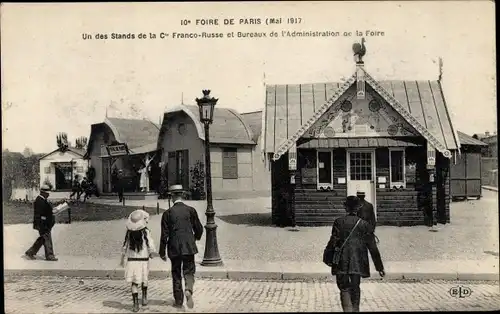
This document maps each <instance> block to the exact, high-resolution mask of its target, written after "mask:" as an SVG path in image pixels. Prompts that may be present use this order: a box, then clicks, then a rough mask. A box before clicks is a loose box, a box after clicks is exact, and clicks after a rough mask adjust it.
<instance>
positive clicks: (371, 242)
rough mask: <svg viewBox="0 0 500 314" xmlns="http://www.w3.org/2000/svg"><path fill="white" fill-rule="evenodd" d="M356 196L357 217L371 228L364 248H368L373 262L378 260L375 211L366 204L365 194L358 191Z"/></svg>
mask: <svg viewBox="0 0 500 314" xmlns="http://www.w3.org/2000/svg"><path fill="white" fill-rule="evenodd" d="M356 196H357V197H358V198H359V203H360V204H359V209H358V217H359V218H361V219H363V220H365V221H366V222H368V223H369V224H370V226H371V228H372V232H371V233H370V234H369V235H368V236H367V238H366V246H367V247H368V251H370V255H371V256H372V259H373V260H379V259H380V251H379V250H378V248H377V242H376V240H375V239H376V237H375V227H376V225H377V221H376V220H375V211H374V210H373V205H372V203H370V202H368V201H367V200H366V199H365V196H366V194H365V192H362V191H358V192H357V193H356Z"/></svg>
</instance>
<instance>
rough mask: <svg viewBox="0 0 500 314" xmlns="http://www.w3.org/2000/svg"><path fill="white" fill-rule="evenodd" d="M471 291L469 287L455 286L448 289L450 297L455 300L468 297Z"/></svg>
mask: <svg viewBox="0 0 500 314" xmlns="http://www.w3.org/2000/svg"><path fill="white" fill-rule="evenodd" d="M471 294H472V290H471V288H469V287H464V286H457V287H453V288H451V289H450V295H451V296H452V297H455V298H466V297H470V295H471Z"/></svg>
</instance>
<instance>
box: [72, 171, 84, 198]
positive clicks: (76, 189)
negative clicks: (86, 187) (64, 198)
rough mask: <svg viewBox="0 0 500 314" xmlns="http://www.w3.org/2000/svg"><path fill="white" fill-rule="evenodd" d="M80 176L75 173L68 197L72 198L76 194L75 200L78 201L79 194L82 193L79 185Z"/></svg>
mask: <svg viewBox="0 0 500 314" xmlns="http://www.w3.org/2000/svg"><path fill="white" fill-rule="evenodd" d="M79 179H80V177H79V176H78V175H75V179H74V180H73V186H72V187H71V191H72V193H71V194H70V196H69V198H70V199H72V198H73V196H75V194H76V200H77V201H80V195H81V194H82V186H81V185H80V180H79Z"/></svg>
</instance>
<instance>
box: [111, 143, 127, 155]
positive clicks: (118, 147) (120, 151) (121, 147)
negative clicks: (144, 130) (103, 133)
mask: <svg viewBox="0 0 500 314" xmlns="http://www.w3.org/2000/svg"><path fill="white" fill-rule="evenodd" d="M106 149H107V150H108V154H109V156H123V155H128V147H127V144H125V143H117V144H113V145H108V146H107V147H106Z"/></svg>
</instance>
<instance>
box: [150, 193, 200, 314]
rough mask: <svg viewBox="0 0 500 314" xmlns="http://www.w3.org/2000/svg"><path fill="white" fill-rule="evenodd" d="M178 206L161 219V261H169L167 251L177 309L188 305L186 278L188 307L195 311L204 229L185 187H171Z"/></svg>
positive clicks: (169, 210)
mask: <svg viewBox="0 0 500 314" xmlns="http://www.w3.org/2000/svg"><path fill="white" fill-rule="evenodd" d="M169 190H170V194H171V195H172V200H173V202H174V205H173V206H172V207H170V208H169V209H168V210H166V211H165V212H164V213H163V215H162V217H161V238H160V249H159V251H158V253H159V255H160V257H161V258H162V259H163V260H164V261H166V260H167V257H166V255H165V248H166V250H167V254H168V258H169V259H170V262H171V264H172V270H171V271H172V284H173V293H174V299H175V306H176V307H179V308H181V307H182V304H183V302H184V293H183V291H182V290H183V289H182V274H184V280H185V283H186V286H185V294H186V304H187V306H188V307H189V308H193V306H194V302H193V286H194V274H195V272H196V265H195V262H194V255H195V254H197V253H198V248H197V246H196V241H199V240H200V239H201V236H202V234H203V226H202V224H201V222H200V219H199V218H198V214H197V213H196V210H195V209H194V208H193V207H191V206H188V205H186V204H184V203H183V202H182V201H183V195H184V190H183V188H182V185H173V186H171V187H170V189H169Z"/></svg>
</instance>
